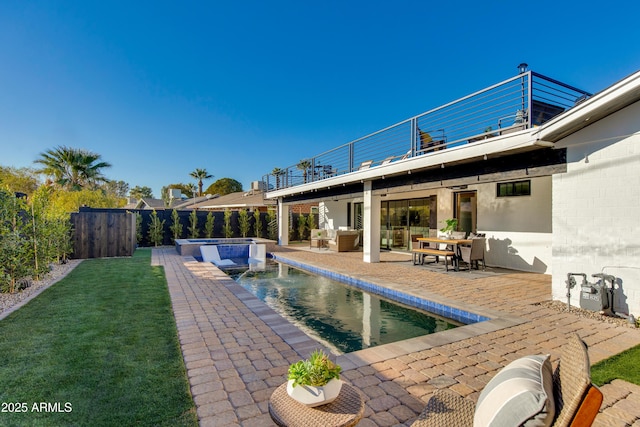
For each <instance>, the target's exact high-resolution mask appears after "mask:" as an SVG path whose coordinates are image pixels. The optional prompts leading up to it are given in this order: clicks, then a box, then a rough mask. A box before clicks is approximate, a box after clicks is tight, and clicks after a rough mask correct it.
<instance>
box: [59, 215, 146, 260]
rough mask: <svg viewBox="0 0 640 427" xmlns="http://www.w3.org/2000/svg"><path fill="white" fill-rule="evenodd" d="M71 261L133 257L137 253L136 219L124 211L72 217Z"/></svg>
mask: <svg viewBox="0 0 640 427" xmlns="http://www.w3.org/2000/svg"><path fill="white" fill-rule="evenodd" d="M71 224H72V226H73V230H74V233H73V254H72V255H71V257H72V258H76V259H86V258H103V257H116V256H132V255H133V251H134V250H135V249H136V217H135V215H134V214H133V213H131V212H127V211H124V210H122V211H119V212H113V211H111V212H105V211H90V210H87V211H84V210H82V209H81V210H80V212H77V213H72V214H71Z"/></svg>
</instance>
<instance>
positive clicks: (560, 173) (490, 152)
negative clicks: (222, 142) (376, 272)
mask: <svg viewBox="0 0 640 427" xmlns="http://www.w3.org/2000/svg"><path fill="white" fill-rule="evenodd" d="M639 101H640V72H637V73H635V74H633V75H631V76H629V77H627V78H625V79H623V80H621V81H619V82H617V83H615V84H613V85H612V86H610V87H608V88H606V89H604V90H602V91H600V92H598V93H596V94H590V93H588V92H585V91H583V90H580V89H577V88H575V87H572V86H569V85H566V84H564V83H561V82H558V81H556V80H554V79H551V78H549V77H546V76H543V75H541V74H538V73H535V72H533V71H527V70H526V69H522V70H521V73H520V74H519V75H517V76H515V77H513V78H510V79H507V80H505V81H503V82H500V83H498V84H496V85H494V86H491V87H489V88H486V89H483V90H480V91H478V92H476V93H474V94H471V95H469V96H467V97H464V98H461V99H459V100H456V101H453V102H451V103H449V104H446V105H444V106H441V107H438V108H435V109H433V110H430V111H427V112H426V113H423V114H420V115H418V116H415V117H412V118H410V119H407V120H405V121H403V122H400V123H397V124H395V125H392V126H389V127H388V128H385V129H382V130H380V131H378V132H375V133H373V134H370V135H367V136H365V137H363V138H359V139H357V140H355V141H351V142H349V143H347V144H344V145H342V146H340V147H336V148H335V149H333V150H329V151H327V152H325V153H322V154H319V155H315V156H313V157H310V158H309V159H308V160H307V163H306V166H308V167H306V168H302V169H301V168H300V165H293V166H291V167H289V168H285V169H282V172H281V173H280V174H278V176H273V175H272V174H270V175H266V176H265V177H264V178H263V181H264V185H265V188H267V192H266V197H268V198H274V199H277V200H278V210H279V229H280V230H281V232H280V237H279V238H280V241H279V243H280V244H283V245H284V244H288V241H287V232H286V230H288V222H287V221H288V218H289V215H288V214H287V210H288V207H289V206H291V205H293V204H297V203H302V202H318V203H319V211H320V226H321V227H323V228H331V229H338V228H340V227H347V228H355V229H359V230H362V234H363V239H362V240H363V247H362V256H363V260H364V261H365V262H378V261H379V259H380V251H381V250H386V249H393V250H408V249H409V248H410V240H411V239H410V237H411V235H414V234H423V235H429V234H431V235H433V234H435V233H436V232H437V230H438V229H439V228H441V227H442V226H443V224H444V220H445V219H448V218H457V219H458V221H459V227H460V229H461V230H464V231H467V232H475V233H484V234H485V236H486V238H487V240H486V242H487V247H486V261H487V264H488V265H491V266H496V267H504V268H510V269H515V270H521V271H528V272H537V273H544V274H549V275H551V276H552V284H553V286H552V288H553V298H554V299H559V300H564V301H567V286H566V281H567V274H568V273H585V274H587V277H588V280H589V281H595V279H593V278H592V276H591V275H592V274H594V273H606V274H610V275H613V276H615V278H616V286H617V287H618V288H619V291H618V292H617V293H616V298H617V300H616V301H615V302H614V305H615V309H616V311H619V312H620V313H632V314H635V315H639V314H640V265H638V264H639V263H638V259H640V243H638V242H640V226H639V225H638V219H639V218H640V198H639V197H638V196H639V194H638V193H639V192H640V134H639V131H640V102H639ZM301 154H302V155H304V153H301ZM525 291H526V290H523V292H525ZM579 300H580V286H577V287H576V288H574V289H573V290H571V303H572V304H575V305H579Z"/></svg>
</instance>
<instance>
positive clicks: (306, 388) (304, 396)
mask: <svg viewBox="0 0 640 427" xmlns="http://www.w3.org/2000/svg"><path fill="white" fill-rule="evenodd" d="M341 388H342V380H338V379H335V378H334V379H332V380H331V381H329V382H328V383H327V384H325V385H324V386H322V387H314V386H310V385H301V384H298V385H297V386H295V387H294V386H293V380H289V381H288V382H287V393H288V394H289V396H291V397H292V398H294V399H295V400H297V401H298V402H300V403H302V404H304V405H307V406H309V407H311V408H312V407H314V406H320V405H326V404H327V403H331V402H333V401H334V400H335V399H336V397H338V394H340V389H341Z"/></svg>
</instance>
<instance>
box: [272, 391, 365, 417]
mask: <svg viewBox="0 0 640 427" xmlns="http://www.w3.org/2000/svg"><path fill="white" fill-rule="evenodd" d="M363 413H364V400H363V399H362V396H361V395H360V392H359V391H358V390H357V389H356V388H355V387H353V386H351V385H349V384H346V383H343V384H342V388H341V389H340V394H339V395H338V397H337V398H336V400H334V401H333V402H331V403H329V404H327V405H322V406H316V407H315V408H309V407H308V406H305V405H303V404H302V403H299V402H298V401H296V400H294V399H293V398H291V397H290V396H289V395H288V394H287V383H284V384H282V385H281V386H280V387H278V388H277V389H276V390H275V391H274V392H273V394H272V395H271V398H270V399H269V414H271V418H272V419H273V421H274V422H275V423H276V424H278V425H279V426H286V427H296V426H301V427H333V426H336V427H338V426H340V427H342V426H345V427H346V426H354V425H356V424H358V422H359V421H360V419H361V418H362V414H363Z"/></svg>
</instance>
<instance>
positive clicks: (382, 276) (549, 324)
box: [152, 248, 640, 426]
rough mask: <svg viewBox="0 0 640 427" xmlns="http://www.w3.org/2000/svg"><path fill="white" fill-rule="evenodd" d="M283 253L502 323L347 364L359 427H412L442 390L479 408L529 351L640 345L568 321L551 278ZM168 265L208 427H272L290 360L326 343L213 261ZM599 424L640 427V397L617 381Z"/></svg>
mask: <svg viewBox="0 0 640 427" xmlns="http://www.w3.org/2000/svg"><path fill="white" fill-rule="evenodd" d="M277 255H278V256H281V257H284V258H287V259H291V260H294V261H297V262H302V263H305V264H309V265H314V266H317V267H319V268H324V269H329V270H332V271H336V272H339V273H342V274H345V275H350V276H353V277H357V278H360V279H363V280H366V281H368V282H371V283H375V284H379V285H381V286H386V287H392V288H395V289H399V290H402V291H403V292H406V293H408V294H413V295H416V296H419V297H422V298H426V299H430V300H433V301H437V302H442V303H446V304H447V305H450V306H454V307H464V308H466V309H469V310H470V311H475V312H478V313H487V314H490V315H491V318H492V319H494V320H492V321H490V322H482V323H480V324H477V325H469V326H464V327H461V328H457V329H455V330H453V331H449V332H446V333H445V334H435V335H434V336H431V338H419V339H414V340H407V341H406V342H401V343H396V344H389V345H385V346H380V347H375V348H372V349H367V350H362V351H360V352H354V353H350V354H347V355H342V356H339V357H338V358H337V361H338V363H340V364H341V365H342V366H343V369H344V370H343V375H342V378H343V379H344V380H345V381H348V382H350V383H351V384H353V385H354V386H356V387H357V388H358V389H359V390H360V391H361V392H362V394H363V396H364V398H365V403H366V407H365V415H364V418H363V420H362V421H361V422H360V424H359V425H360V426H395V425H410V424H411V423H412V422H413V420H415V418H416V417H417V415H418V413H419V412H420V411H421V410H422V409H423V408H424V405H425V402H426V401H427V400H428V399H429V397H430V396H431V395H432V393H433V392H434V390H436V389H438V388H450V389H452V390H454V391H456V392H457V393H459V394H461V395H463V396H466V397H468V398H470V399H474V400H475V399H477V397H478V394H479V392H480V391H481V390H482V388H483V387H484V385H485V384H486V383H487V382H488V381H489V379H491V378H492V377H493V376H494V375H495V374H496V373H497V371H498V370H500V369H501V368H502V367H503V366H505V365H506V364H507V363H509V362H510V361H512V360H514V359H516V358H519V357H521V356H524V355H527V354H535V353H550V354H551V355H552V359H553V360H554V362H555V361H557V358H558V355H559V350H560V347H561V346H562V344H563V343H564V341H565V339H566V337H567V336H568V334H570V333H574V332H577V333H578V334H579V335H580V336H581V337H582V338H583V339H584V340H585V341H586V342H587V344H588V345H589V354H590V358H591V362H592V363H594V362H597V361H599V360H602V359H604V358H607V357H609V356H611V355H613V354H616V353H618V352H620V351H622V350H624V349H627V348H629V347H632V346H634V345H637V344H640V331H639V330H636V329H633V328H630V327H623V326H616V325H613V324H609V323H603V322H600V321H597V320H592V319H584V318H578V317H577V316H576V315H574V314H572V313H567V312H562V313H561V312H557V311H555V310H552V309H549V308H545V307H543V306H541V305H539V304H538V303H540V302H543V301H547V300H549V299H550V297H551V280H550V277H549V276H545V275H540V274H531V273H521V272H504V271H503V272H499V271H496V270H492V269H488V271H487V272H476V271H474V272H471V273H469V272H462V271H461V272H455V273H448V274H446V273H439V272H434V271H430V269H428V268H424V267H420V266H413V265H412V264H411V262H410V260H409V257H408V256H407V255H405V254H396V253H383V254H382V256H381V258H382V262H380V263H376V264H366V263H363V262H362V254H361V253H340V254H337V253H335V252H329V251H321V252H319V251H308V250H291V249H288V248H283V249H282V250H281V251H279V252H278V253H277ZM152 263H154V265H162V266H164V268H165V272H166V276H167V281H168V284H169V290H170V293H171V298H172V302H173V309H174V313H175V317H176V322H177V326H178V333H179V337H180V343H181V346H182V352H183V356H184V360H185V364H186V367H187V374H188V377H189V381H190V383H191V392H192V395H193V398H194V401H195V403H196V405H197V412H198V417H199V420H200V425H201V426H227V425H229V426H231V425H242V426H265V425H272V422H271V419H270V417H269V415H268V406H267V405H268V400H269V396H270V395H271V393H272V392H273V390H275V388H276V387H277V386H278V385H280V384H282V383H283V382H284V381H285V380H286V372H287V368H288V366H289V364H290V363H293V362H295V361H297V360H299V359H300V358H302V357H307V356H308V354H309V353H310V351H311V350H312V349H314V348H317V347H318V344H317V343H315V342H314V341H313V340H311V339H310V338H308V337H307V336H306V335H305V334H303V333H302V332H300V331H299V330H298V329H297V328H295V327H294V326H292V325H290V324H289V323H287V322H286V321H285V320H284V319H282V318H281V317H280V316H279V315H277V314H276V313H275V312H273V311H272V310H271V309H269V308H268V307H266V306H265V305H264V304H263V303H262V302H260V301H259V300H258V299H256V298H255V297H253V296H252V295H251V294H249V293H248V292H246V291H245V290H244V289H243V288H242V287H241V286H239V285H237V284H236V283H235V282H233V281H232V280H231V279H229V278H228V277H227V276H226V275H225V274H224V273H222V272H220V271H219V270H218V269H217V268H215V267H214V266H213V265H211V264H207V263H198V262H196V261H195V260H194V259H193V258H191V257H181V256H180V255H178V254H177V253H176V252H175V250H174V249H173V248H161V249H154V251H153V258H152ZM602 391H603V393H604V396H605V401H604V404H603V407H602V410H601V414H599V415H598V417H597V418H596V422H595V423H594V425H595V426H640V409H639V408H640V388H639V387H637V386H635V385H631V384H628V383H626V382H623V381H614V382H612V383H611V384H609V385H606V386H604V387H603V388H602Z"/></svg>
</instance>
